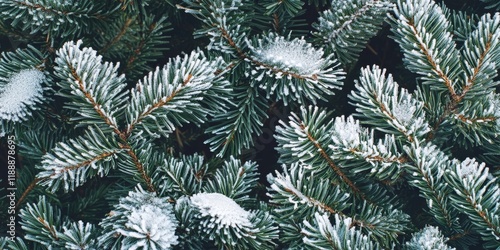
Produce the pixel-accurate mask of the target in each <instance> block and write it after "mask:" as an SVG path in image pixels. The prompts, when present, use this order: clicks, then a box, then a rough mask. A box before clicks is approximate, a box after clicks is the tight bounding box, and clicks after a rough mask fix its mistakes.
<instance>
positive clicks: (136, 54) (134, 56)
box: [123, 23, 157, 72]
mask: <svg viewBox="0 0 500 250" xmlns="http://www.w3.org/2000/svg"><path fill="white" fill-rule="evenodd" d="M156 27H157V24H156V23H152V24H150V25H149V27H148V30H147V32H146V35H145V36H144V37H143V38H142V39H141V40H140V41H139V44H138V45H137V46H136V47H135V49H134V50H133V53H132V54H131V55H130V56H129V57H128V59H127V60H126V62H127V63H126V64H125V68H124V69H123V71H124V72H127V71H128V70H129V69H130V68H131V67H132V64H133V63H134V62H135V60H136V59H137V58H139V55H140V54H141V52H142V50H143V49H144V47H145V46H146V43H147V40H148V37H149V36H150V35H151V34H153V31H155V29H156Z"/></svg>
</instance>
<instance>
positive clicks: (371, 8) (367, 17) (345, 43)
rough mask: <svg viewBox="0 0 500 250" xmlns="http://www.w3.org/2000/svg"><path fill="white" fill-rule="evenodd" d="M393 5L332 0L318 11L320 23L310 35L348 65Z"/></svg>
mask: <svg viewBox="0 0 500 250" xmlns="http://www.w3.org/2000/svg"><path fill="white" fill-rule="evenodd" d="M393 6H394V4H393V3H392V2H391V1H386V0H340V1H332V5H331V7H330V8H329V9H328V10H326V11H324V12H322V13H321V14H320V17H319V23H316V24H314V25H313V27H314V28H315V29H316V30H317V31H316V32H314V33H313V34H314V35H315V36H316V37H318V38H319V39H320V40H321V41H322V42H323V43H324V44H325V45H326V46H327V48H328V49H327V51H328V52H329V50H331V51H332V52H334V53H335V54H336V56H337V58H338V59H339V61H340V62H341V63H342V65H344V67H345V68H347V67H348V66H351V65H352V64H353V63H355V62H356V61H357V59H358V56H359V53H360V52H361V51H362V50H363V49H364V48H365V47H367V42H368V40H369V39H370V38H372V37H373V36H374V35H375V34H376V33H377V32H378V31H379V30H380V29H381V27H382V23H383V22H384V20H385V18H386V16H385V13H387V12H388V11H389V10H390V9H392V7H393ZM368 46H369V45H368Z"/></svg>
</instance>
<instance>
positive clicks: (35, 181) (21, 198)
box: [15, 177, 49, 210]
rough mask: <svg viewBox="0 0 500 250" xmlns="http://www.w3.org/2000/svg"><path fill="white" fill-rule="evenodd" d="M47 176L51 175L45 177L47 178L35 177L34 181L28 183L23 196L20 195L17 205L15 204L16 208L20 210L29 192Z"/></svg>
mask: <svg viewBox="0 0 500 250" xmlns="http://www.w3.org/2000/svg"><path fill="white" fill-rule="evenodd" d="M46 178H49V177H45V178H35V179H33V181H32V182H31V183H30V184H29V185H28V187H27V188H26V189H25V190H24V192H23V193H22V194H21V197H19V199H18V200H17V202H16V206H15V209H16V210H19V208H20V206H21V204H23V202H24V199H26V197H28V194H29V193H30V192H31V191H33V189H34V188H35V187H36V185H38V183H39V182H40V181H43V180H44V179H46Z"/></svg>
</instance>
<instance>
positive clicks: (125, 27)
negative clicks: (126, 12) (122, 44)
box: [99, 17, 134, 62]
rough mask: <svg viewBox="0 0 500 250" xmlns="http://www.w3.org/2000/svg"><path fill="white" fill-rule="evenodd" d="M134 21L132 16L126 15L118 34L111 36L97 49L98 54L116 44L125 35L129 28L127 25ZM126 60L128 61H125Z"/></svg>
mask: <svg viewBox="0 0 500 250" xmlns="http://www.w3.org/2000/svg"><path fill="white" fill-rule="evenodd" d="M133 21H134V18H132V17H128V18H127V19H126V20H125V22H124V23H123V26H122V28H121V29H120V32H118V34H116V36H115V37H113V39H112V40H110V41H109V42H108V43H107V44H106V45H104V46H103V47H102V48H101V49H100V50H99V53H100V54H104V53H106V51H107V50H108V49H110V48H111V47H112V46H113V45H114V44H116V43H117V42H118V41H120V39H121V38H122V37H123V36H124V35H125V33H127V30H128V28H129V26H130V25H131V24H132V22H133ZM127 62H128V61H127Z"/></svg>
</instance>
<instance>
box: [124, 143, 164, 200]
mask: <svg viewBox="0 0 500 250" xmlns="http://www.w3.org/2000/svg"><path fill="white" fill-rule="evenodd" d="M120 148H123V149H125V150H126V152H127V154H128V155H129V156H130V158H131V159H132V162H133V163H134V165H135V167H136V168H137V172H138V173H139V174H140V176H141V178H142V180H143V181H144V182H145V183H146V186H147V188H148V191H149V192H153V193H156V192H157V190H156V188H155V187H154V185H153V182H152V180H151V177H150V176H149V175H148V174H147V173H146V171H145V169H144V166H143V165H142V163H141V162H140V161H139V158H138V157H137V154H136V153H135V151H134V149H133V148H132V147H131V146H130V144H128V143H126V144H120Z"/></svg>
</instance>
